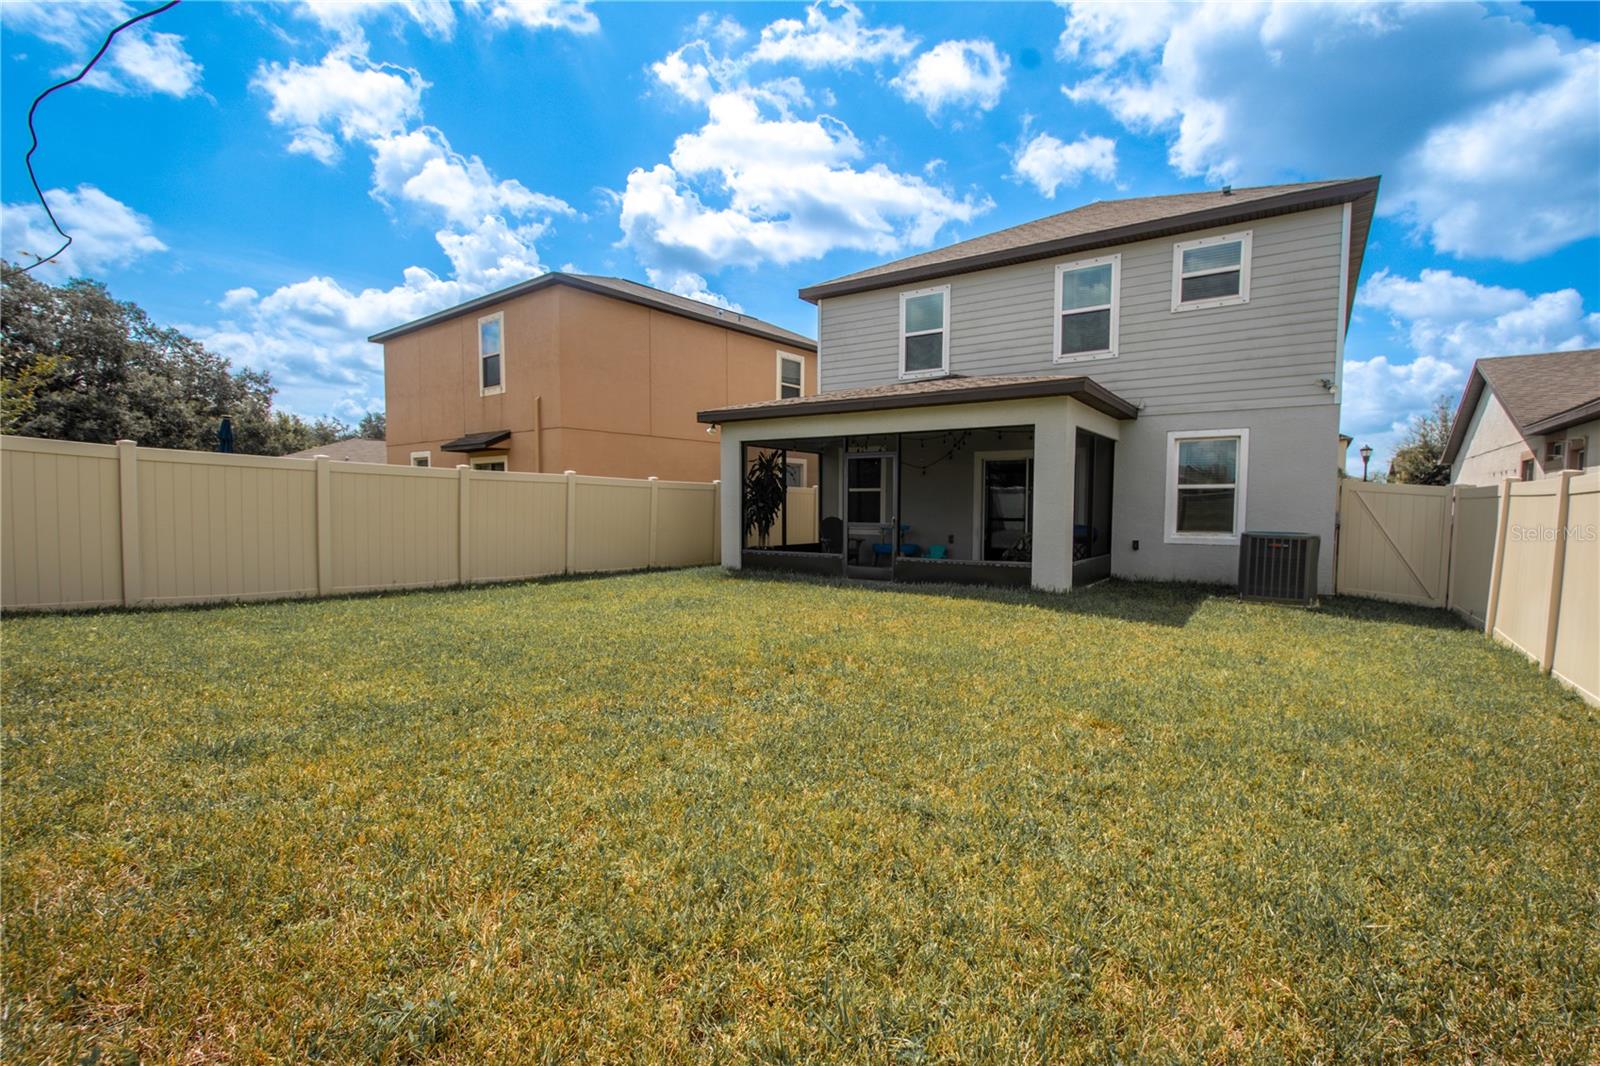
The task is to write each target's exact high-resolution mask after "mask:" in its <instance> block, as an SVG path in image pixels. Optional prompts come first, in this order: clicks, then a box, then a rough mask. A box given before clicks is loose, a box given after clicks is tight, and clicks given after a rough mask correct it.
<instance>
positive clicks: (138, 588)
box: [117, 440, 144, 607]
mask: <svg viewBox="0 0 1600 1066" xmlns="http://www.w3.org/2000/svg"><path fill="white" fill-rule="evenodd" d="M117 507H118V510H119V511H120V512H121V517H122V603H123V606H125V607H132V606H133V605H134V604H136V603H138V602H139V598H140V596H141V595H142V594H143V591H144V588H143V586H144V581H143V577H144V574H143V573H142V571H141V569H140V566H141V564H140V558H141V556H140V554H139V449H138V445H137V444H135V443H134V442H133V441H131V440H119V441H117Z"/></svg>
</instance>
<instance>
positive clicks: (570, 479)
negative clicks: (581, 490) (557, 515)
mask: <svg viewBox="0 0 1600 1066" xmlns="http://www.w3.org/2000/svg"><path fill="white" fill-rule="evenodd" d="M562 476H564V477H565V478H566V479H567V573H569V574H575V573H577V572H578V472H577V471H576V470H567V471H563V474H562Z"/></svg>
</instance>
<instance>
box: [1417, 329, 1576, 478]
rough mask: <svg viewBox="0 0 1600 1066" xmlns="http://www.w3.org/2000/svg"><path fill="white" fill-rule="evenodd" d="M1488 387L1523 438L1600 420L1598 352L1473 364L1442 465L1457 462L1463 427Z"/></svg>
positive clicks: (1513, 357)
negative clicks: (1595, 419) (1598, 408)
mask: <svg viewBox="0 0 1600 1066" xmlns="http://www.w3.org/2000/svg"><path fill="white" fill-rule="evenodd" d="M1485 385H1487V386H1488V387H1489V388H1490V389H1493V390H1494V394H1495V397H1496V398H1497V399H1498V400H1499V401H1500V406H1501V407H1504V408H1505V410H1506V414H1507V415H1508V416H1510V418H1511V422H1512V424H1513V425H1515V426H1516V427H1517V432H1518V433H1521V434H1522V435H1523V436H1524V437H1531V436H1537V435H1539V434H1541V433H1550V432H1554V431H1555V430H1558V429H1565V428H1566V427H1568V426H1572V425H1576V424H1577V423H1579V422H1585V421H1588V420H1589V419H1590V418H1594V417H1600V411H1597V410H1596V407H1597V405H1600V348H1583V349H1580V350H1578V351H1572V352H1545V353H1542V354H1538V355H1502V356H1499V357H1497V358H1493V359H1479V360H1478V361H1477V362H1476V363H1473V364H1472V373H1471V374H1470V375H1468V377H1467V387H1466V388H1465V389H1464V390H1463V391H1462V393H1461V403H1460V405H1459V406H1458V407H1457V408H1456V416H1455V423H1454V425H1452V426H1451V428H1450V440H1449V443H1447V444H1446V445H1445V449H1444V461H1445V462H1446V463H1452V462H1454V461H1455V457H1456V453H1457V452H1458V451H1459V450H1460V449H1461V445H1462V444H1463V443H1464V442H1465V439H1466V433H1467V423H1468V422H1469V421H1471V419H1472V412H1473V411H1474V410H1476V409H1477V406H1478V398H1479V397H1480V396H1481V395H1482V394H1483V388H1484V386H1485Z"/></svg>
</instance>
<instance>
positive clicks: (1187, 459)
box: [1166, 429, 1250, 544]
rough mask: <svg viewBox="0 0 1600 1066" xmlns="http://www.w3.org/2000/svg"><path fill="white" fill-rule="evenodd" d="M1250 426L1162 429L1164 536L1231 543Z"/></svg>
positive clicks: (1239, 516) (1240, 508) (1238, 520)
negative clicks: (1164, 447) (1164, 446)
mask: <svg viewBox="0 0 1600 1066" xmlns="http://www.w3.org/2000/svg"><path fill="white" fill-rule="evenodd" d="M1249 445H1250V432H1249V430H1244V429H1224V430H1199V431H1194V432H1181V433H1168V434H1167V537H1166V539H1167V541H1168V542H1169V543H1195V544H1237V543H1238V542H1239V532H1240V530H1242V529H1243V528H1244V487H1245V468H1246V463H1245V460H1246V458H1247V453H1248V451H1249Z"/></svg>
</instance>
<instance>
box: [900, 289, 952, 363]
mask: <svg viewBox="0 0 1600 1066" xmlns="http://www.w3.org/2000/svg"><path fill="white" fill-rule="evenodd" d="M949 370H950V286H948V285H941V286H940V287H939V288H937V289H919V290H917V291H916V292H903V293H901V294H900V376H901V377H903V378H927V377H937V376H939V375H941V374H945V373H948V372H949Z"/></svg>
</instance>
